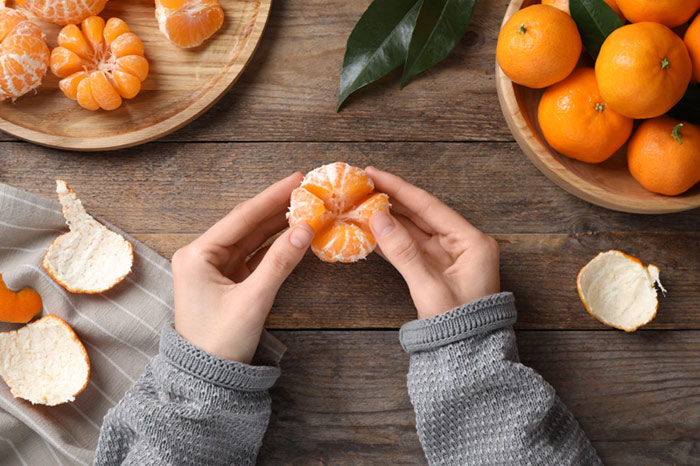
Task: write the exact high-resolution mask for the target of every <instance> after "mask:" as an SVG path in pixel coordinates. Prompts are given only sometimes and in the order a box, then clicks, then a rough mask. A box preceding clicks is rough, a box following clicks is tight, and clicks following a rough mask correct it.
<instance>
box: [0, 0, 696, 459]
mask: <svg viewBox="0 0 700 466" xmlns="http://www.w3.org/2000/svg"><path fill="white" fill-rule="evenodd" d="M144 1H145V0H144ZM368 4H369V0H361V1H356V2H355V1H353V2H344V1H340V0H288V1H280V2H275V3H274V5H273V8H272V12H271V16H270V20H269V23H268V26H267V28H266V31H265V34H264V36H263V39H262V41H261V43H260V47H259V49H258V51H257V53H256V54H255V57H254V58H253V60H252V62H251V63H250V65H249V66H248V68H247V69H246V71H245V72H244V73H243V74H242V76H241V78H240V79H239V81H238V82H237V83H236V85H235V86H234V87H233V88H232V89H231V91H230V92H228V93H227V94H226V95H225V96H224V97H223V98H222V99H221V100H220V101H219V103H218V104H216V105H215V106H213V107H212V109H211V110H210V111H208V112H207V113H205V114H204V115H203V116H202V117H200V118H199V119H197V120H196V121H194V122H193V123H191V124H189V125H188V126H186V127H184V128H182V129H181V130H179V131H177V132H176V133H173V134H171V135H170V136H168V137H167V138H165V139H164V140H162V141H161V142H157V143H150V144H146V145H143V146H139V147H135V148H132V149H127V150H122V151H117V152H110V153H93V154H78V153H72V152H61V151H56V150H53V149H48V148H43V147H37V146H33V145H30V144H26V143H22V142H16V141H15V140H14V138H12V137H11V136H7V135H5V134H0V140H1V141H5V142H3V143H2V144H0V161H1V162H2V163H0V181H2V182H5V183H9V184H11V185H13V186H17V187H19V188H22V189H26V190H28V191H32V192H35V193H39V194H42V195H45V196H48V197H53V196H54V193H53V189H54V181H53V180H54V179H55V178H64V179H66V180H67V181H69V182H70V183H71V185H72V186H73V187H74V188H75V189H76V190H77V191H78V193H79V195H80V197H81V198H82V199H83V201H84V203H85V205H86V207H87V208H88V210H89V211H90V212H91V213H93V214H95V215H98V216H100V217H102V218H104V219H106V220H108V221H110V222H112V223H114V224H116V225H117V226H119V227H121V228H122V229H124V230H126V231H128V232H129V233H132V234H134V235H135V236H136V238H137V239H139V240H142V241H143V242H145V243H146V244H147V245H149V246H151V247H153V248H154V249H155V250H156V251H158V252H159V253H161V254H163V255H164V256H165V257H168V258H169V257H171V256H172V254H173V252H174V251H175V250H176V249H177V248H179V247H181V246H183V245H185V244H187V243H188V242H190V241H191V240H192V239H194V238H196V237H197V236H198V235H199V234H201V233H202V232H203V231H204V230H205V229H206V228H207V227H209V226H210V225H211V224H212V223H213V222H215V221H216V220H218V219H219V218H220V217H221V216H223V215H224V214H225V213H226V212H228V211H229V210H230V209H231V208H232V207H233V206H234V205H236V204H237V203H239V202H241V201H243V200H244V199H246V198H248V197H250V196H253V195H255V194H256V193H257V192H259V191H260V190H262V189H263V188H264V187H266V186H267V185H269V184H270V183H272V182H274V181H275V180H277V179H279V178H281V177H282V176H284V175H286V174H288V173H290V172H292V171H294V170H300V171H307V170H310V169H312V168H315V167H316V166H318V165H321V164H323V163H328V162H333V161H336V160H344V161H347V162H349V163H352V164H355V165H359V166H364V165H368V164H373V165H376V166H378V167H380V168H385V169H387V170H390V171H393V172H395V173H397V174H399V175H401V176H403V177H405V178H406V179H408V180H409V181H411V182H412V183H415V184H417V185H419V186H421V187H423V188H426V189H428V190H430V191H432V192H434V193H435V194H437V195H438V196H439V197H441V198H442V199H443V200H445V202H447V203H448V204H449V205H450V206H452V207H453V208H455V209H456V210H458V211H459V212H460V213H462V214H463V215H464V216H465V217H466V218H468V219H469V220H470V221H471V222H472V223H474V225H476V226H477V227H479V228H481V229H482V230H484V231H485V232H487V233H489V234H492V235H494V236H495V237H496V238H497V239H498V241H499V244H500V247H501V266H502V281H503V288H504V289H510V290H512V291H514V292H515V293H516V299H517V306H518V312H519V322H518V324H517V326H518V328H519V329H520V330H519V331H518V337H519V347H520V351H521V354H522V357H523V361H524V362H525V363H526V364H531V365H532V366H533V367H534V368H535V369H537V370H538V371H540V372H541V373H542V374H543V375H544V377H545V378H546V379H547V380H548V381H550V382H551V383H552V384H553V385H554V387H555V388H556V389H557V392H558V393H559V395H560V396H561V398H562V399H563V400H564V401H565V403H567V405H568V406H569V407H570V408H571V409H572V410H573V411H574V413H575V414H576V416H577V418H578V419H579V420H580V422H581V424H582V425H583V427H584V429H585V430H586V432H587V434H588V435H589V436H590V437H591V438H592V440H593V442H594V444H595V446H596V448H597V449H598V451H599V453H600V454H601V456H602V457H603V459H604V461H605V464H606V465H607V466H640V465H643V466H647V465H651V466H656V465H669V464H672V465H678V466H686V465H687V466H691V465H692V466H697V464H698V458H700V431H699V430H698V426H700V409H698V408H697V406H698V402H699V401H700V380H699V379H698V374H700V367H699V366H698V361H699V360H700V359H699V358H698V354H700V347H699V346H698V345H699V344H700V289H699V287H698V275H699V274H700V254H698V253H697V251H698V246H699V245H700V210H697V209H696V210H692V211H688V212H682V213H675V214H668V215H635V214H627V213H621V212H614V211H610V210H606V209H603V208H600V207H597V206H594V205H591V204H589V203H587V202H585V201H582V200H580V199H578V198H576V197H574V196H572V195H570V194H568V193H566V192H565V191H563V190H562V189H560V188H559V187H557V186H556V185H554V184H553V183H552V182H551V181H549V180H548V179H547V178H546V177H545V176H544V175H542V174H541V173H540V172H539V171H538V170H537V169H536V168H535V167H534V166H533V165H532V164H531V163H530V162H529V161H528V160H527V158H526V157H525V156H524V155H523V153H522V152H521V151H520V149H519V147H518V146H517V144H516V143H515V142H514V139H513V137H512V135H511V133H510V131H509V130H508V127H507V125H506V123H505V121H504V119H503V116H502V113H501V111H500V108H499V105H498V99H497V95H496V88H495V80H494V60H495V56H494V52H495V45H496V37H497V34H498V29H499V25H500V23H501V19H502V17H503V14H504V12H505V10H506V6H507V4H508V1H507V0H495V1H479V2H477V6H476V11H475V15H474V19H473V21H472V24H471V26H470V28H469V31H468V32H467V34H466V35H465V37H464V39H463V40H462V41H461V43H460V44H459V45H458V46H457V49H456V50H455V52H454V53H453V54H452V55H450V57H448V58H447V59H446V60H445V61H443V62H442V63H440V64H439V65H437V66H436V67H434V68H432V69H431V70H429V71H427V72H426V73H423V74H421V75H420V76H418V77H417V78H416V79H415V80H414V81H412V82H411V83H410V84H409V85H408V86H407V87H406V88H404V89H403V90H401V91H400V90H399V88H398V81H399V75H398V74H394V75H391V76H389V77H387V78H385V79H383V80H381V81H380V82H378V83H375V84H373V85H371V86H369V87H367V88H366V89H363V90H361V91H359V92H358V93H357V94H356V95H353V96H351V97H350V99H349V100H348V102H347V104H346V105H345V106H344V108H343V109H342V110H341V112H340V113H338V114H336V113H335V112H334V107H335V102H336V99H337V95H338V77H339V73H340V67H341V63H342V59H343V52H344V45H345V40H346V38H347V36H348V34H349V33H350V30H351V29H352V27H353V25H354V23H355V22H356V21H357V19H358V18H359V16H360V14H361V13H362V12H363V11H364V9H365V8H366V6H367V5H368ZM609 248H616V249H621V250H623V251H625V252H628V253H630V254H634V255H637V256H638V257H640V258H641V259H642V260H644V261H646V262H652V263H655V264H656V265H658V266H659V267H660V268H661V280H662V282H663V283H664V285H665V287H666V288H667V289H668V294H667V296H666V297H664V298H661V305H660V310H659V315H658V317H657V318H656V319H655V320H654V321H653V322H652V323H651V324H650V325H649V326H647V327H645V328H644V329H643V330H642V331H639V332H637V333H636V334H629V335H628V334H625V333H623V332H620V331H615V330H609V329H607V328H606V327H604V326H602V324H600V323H598V322H597V321H596V320H594V319H593V318H591V317H590V316H588V314H587V313H586V312H585V310H584V309H583V306H582V305H581V303H580V302H579V300H578V297H577V296H576V291H575V288H574V286H575V285H574V284H575V278H576V274H577V273H578V270H579V269H580V267H581V266H582V265H583V264H585V263H586V262H587V261H588V260H589V259H590V258H592V257H593V256H595V254H596V253H597V252H599V251H601V250H606V249H609ZM414 317H415V314H414V311H413V308H412V304H411V302H410V299H409V296H408V292H407V289H406V287H405V285H404V283H403V281H402V280H401V278H400V276H399V275H398V274H397V273H396V272H395V271H394V270H393V269H392V268H391V266H389V265H388V264H386V263H385V262H384V261H383V260H381V259H380V258H379V257H378V256H376V255H373V256H371V257H370V258H369V259H368V260H367V261H364V262H361V263H359V264H356V265H351V266H343V265H328V264H323V263H321V262H319V261H318V260H316V259H315V257H313V256H309V257H306V258H305V259H304V260H303V261H302V263H301V265H300V266H299V268H298V269H297V271H296V272H295V273H294V274H293V275H292V277H291V278H290V280H289V282H288V283H287V284H285V286H284V287H283V288H282V290H281V291H280V294H279V296H278V299H277V302H276V304H275V307H274V308H273V311H272V313H271V315H270V318H269V321H268V325H269V326H270V327H272V328H275V329H278V330H274V333H275V334H276V335H277V336H278V337H279V338H280V339H281V340H282V341H284V342H285V343H286V344H287V345H288V346H289V353H288V355H287V356H286V357H285V359H284V360H283V364H282V369H283V372H282V378H281V379H280V381H279V383H278V384H277V385H276V386H275V387H274V388H273V390H272V397H273V416H272V420H271V424H270V429H269V432H268V435H267V437H266V439H265V443H264V445H263V450H262V452H261V457H260V463H261V464H264V465H287V464H298V465H326V464H333V465H377V464H381V465H394V464H399V465H400V464H406V465H414V464H417V465H423V464H425V460H424V458H423V454H422V451H421V448H420V445H419V443H418V440H417V436H416V433H415V426H414V422H415V419H414V415H413V411H412V408H411V405H410V402H409V400H408V396H407V393H406V389H405V374H406V370H407V362H408V357H407V355H406V354H404V353H403V352H402V351H401V349H400V347H399V344H398V341H397V332H396V329H397V328H398V327H399V326H400V325H401V324H403V323H404V322H406V321H408V320H411V319H413V318H414ZM348 328H353V329H355V330H346V329H348ZM303 329H308V330H303ZM333 329H337V330H333Z"/></svg>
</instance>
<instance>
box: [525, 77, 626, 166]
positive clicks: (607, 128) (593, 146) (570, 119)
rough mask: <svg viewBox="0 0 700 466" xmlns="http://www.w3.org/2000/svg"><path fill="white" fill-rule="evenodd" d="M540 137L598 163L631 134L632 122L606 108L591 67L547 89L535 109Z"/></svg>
mask: <svg viewBox="0 0 700 466" xmlns="http://www.w3.org/2000/svg"><path fill="white" fill-rule="evenodd" d="M537 118H538V121H539V123H540V127H541V128H542V134H544V137H545V139H546V140H547V142H548V143H549V145H551V146H552V147H553V148H554V149H556V150H557V151H559V152H560V153H562V154H563V155H566V156H567V157H571V158H574V159H577V160H581V161H582V162H589V163H599V162H602V161H604V160H606V159H607V158H608V157H610V156H611V155H613V154H614V153H615V152H616V151H617V150H618V149H619V148H620V147H622V145H623V144H624V143H625V142H626V141H627V139H629V137H630V135H631V134H632V127H633V125H634V120H633V119H631V118H627V117H625V116H622V115H620V114H619V113H617V112H616V111H615V110H613V109H612V108H609V107H608V106H607V105H606V103H605V102H604V101H603V98H602V97H601V96H600V91H599V90H598V83H597V82H596V78H595V71H593V68H578V69H576V70H574V72H573V73H571V75H570V76H569V77H568V78H566V79H565V80H563V81H561V82H558V83H557V84H555V85H553V86H551V87H549V88H548V89H547V90H546V91H545V92H544V94H543V95H542V98H541V99H540V104H539V107H538V110H537Z"/></svg>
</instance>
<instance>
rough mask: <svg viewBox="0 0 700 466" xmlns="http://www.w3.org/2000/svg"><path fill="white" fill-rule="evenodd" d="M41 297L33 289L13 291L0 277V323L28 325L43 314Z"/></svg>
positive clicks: (0, 276)
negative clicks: (35, 317)
mask: <svg viewBox="0 0 700 466" xmlns="http://www.w3.org/2000/svg"><path fill="white" fill-rule="evenodd" d="M41 308H42V304H41V296H39V293H37V292H36V291H34V290H32V289H31V288H24V289H23V290H20V291H12V290H11V289H9V288H8V287H7V285H5V281H4V280H3V279H2V275H0V321H2V322H12V323H17V324H26V323H27V322H29V321H30V320H32V317H34V316H35V315H37V314H38V313H40V312H41Z"/></svg>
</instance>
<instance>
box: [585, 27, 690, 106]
mask: <svg viewBox="0 0 700 466" xmlns="http://www.w3.org/2000/svg"><path fill="white" fill-rule="evenodd" d="M595 74H596V78H597V79H598V87H599V88H600V94H601V95H602V96H603V100H605V102H606V103H607V104H608V105H610V107H612V108H613V109H614V110H616V111H618V112H619V113H621V114H623V115H625V116H627V117H630V118H653V117H657V116H659V115H662V114H664V113H666V112H667V111H669V110H670V109H671V108H672V107H673V106H674V105H675V104H677V103H678V101H679V100H681V98H682V97H683V95H684V94H685V91H686V89H687V87H688V84H689V83H690V78H691V74H692V64H691V61H690V55H689V54H688V49H687V48H686V47H685V44H684V43H683V41H682V40H681V38H680V37H678V36H677V35H676V34H675V33H674V32H673V31H671V30H670V29H669V28H667V27H666V26H664V25H662V24H659V23H650V22H644V23H635V24H628V25H626V26H622V27H621V28H618V29H616V30H615V31H613V32H612V33H611V34H610V35H609V36H608V37H607V39H605V42H603V45H602V47H601V48H600V53H599V54H598V58H597V59H596V62H595Z"/></svg>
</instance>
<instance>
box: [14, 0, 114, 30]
mask: <svg viewBox="0 0 700 466" xmlns="http://www.w3.org/2000/svg"><path fill="white" fill-rule="evenodd" d="M106 4H107V0H17V6H19V7H20V8H22V9H24V10H27V11H28V12H30V13H31V14H33V15H34V16H36V17H37V18H39V19H40V20H42V21H46V22H47V23H54V24H60V25H65V24H77V23H79V22H81V21H82V20H84V19H85V18H87V17H88V16H93V15H97V14H99V13H100V12H101V11H102V10H104V7H105V5H106Z"/></svg>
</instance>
